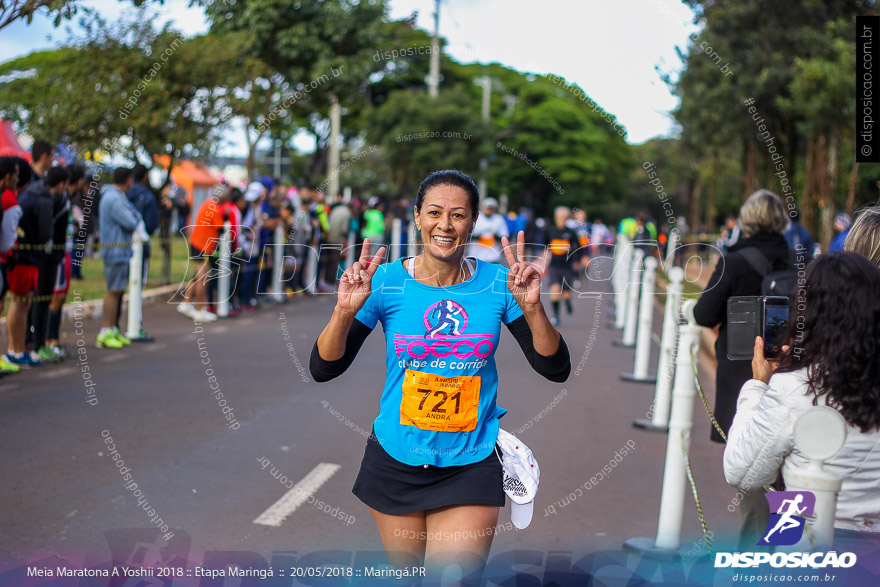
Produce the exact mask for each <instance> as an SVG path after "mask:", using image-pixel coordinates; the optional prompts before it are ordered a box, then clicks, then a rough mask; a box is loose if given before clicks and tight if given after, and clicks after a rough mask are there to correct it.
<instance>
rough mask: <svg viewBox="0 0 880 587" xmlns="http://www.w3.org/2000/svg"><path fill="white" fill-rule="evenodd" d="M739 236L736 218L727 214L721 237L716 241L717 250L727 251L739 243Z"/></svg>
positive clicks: (740, 232)
mask: <svg viewBox="0 0 880 587" xmlns="http://www.w3.org/2000/svg"><path fill="white" fill-rule="evenodd" d="M741 234H742V229H741V228H740V226H739V224H737V222H736V216H734V215H733V214H728V216H727V218H725V219H724V228H722V229H721V236H720V237H719V239H718V248H719V249H721V251H729V250H730V248H731V247H732V246H733V245H735V244H736V243H737V242H738V241H739V237H740V235H741Z"/></svg>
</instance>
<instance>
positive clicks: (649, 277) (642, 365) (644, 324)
mask: <svg viewBox="0 0 880 587" xmlns="http://www.w3.org/2000/svg"><path fill="white" fill-rule="evenodd" d="M644 264H645V271H644V273H643V274H642V293H641V299H640V300H639V318H638V335H637V337H636V357H635V362H634V364H633V372H632V373H624V374H623V375H621V376H620V378H621V379H623V380H624V381H634V382H638V383H656V382H657V378H656V377H651V376H649V375H648V367H649V366H650V363H651V344H652V343H653V341H652V340H651V335H652V334H653V330H652V329H653V325H654V282H655V280H656V279H657V259H655V258H654V257H648V258H647V259H645V263H644Z"/></svg>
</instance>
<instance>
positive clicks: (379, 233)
mask: <svg viewBox="0 0 880 587" xmlns="http://www.w3.org/2000/svg"><path fill="white" fill-rule="evenodd" d="M361 238H362V239H370V248H371V249H372V248H375V249H377V250H378V247H380V246H382V243H383V241H384V240H385V215H384V214H383V213H382V202H381V200H379V197H378V196H373V197H371V198H370V199H369V200H367V209H366V210H364V222H363V228H362V229H361ZM364 254H366V255H370V254H372V251H367V252H366V253H364ZM360 256H363V255H360Z"/></svg>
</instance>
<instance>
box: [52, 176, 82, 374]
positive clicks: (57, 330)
mask: <svg viewBox="0 0 880 587" xmlns="http://www.w3.org/2000/svg"><path fill="white" fill-rule="evenodd" d="M67 175H68V177H67V189H66V196H67V201H68V206H67V218H66V221H65V222H64V224H63V226H64V234H63V236H62V235H61V233H60V232H59V231H58V228H56V233H55V237H54V240H55V241H56V242H58V240H59V239H62V238H63V239H64V250H63V251H61V254H59V263H58V269H57V270H56V272H55V288H54V290H53V292H52V301H51V302H50V303H49V320H48V324H47V327H46V346H48V347H49V349H50V350H51V351H52V352H53V353H55V354H56V355H58V356H60V357H62V358H64V357H65V356H66V355H67V351H66V350H65V349H64V347H62V346H61V318H62V309H63V308H64V302H65V301H67V292H68V291H70V278H71V270H72V267H71V265H72V258H71V253H72V250H73V235H74V230H75V226H76V223H75V221H74V216H73V206H72V205H71V203H70V195H71V194H73V193H77V192H78V191H81V190H82V187H83V184H84V183H85V169H83V167H82V166H81V165H69V166H68V167H67ZM56 227H58V225H56Z"/></svg>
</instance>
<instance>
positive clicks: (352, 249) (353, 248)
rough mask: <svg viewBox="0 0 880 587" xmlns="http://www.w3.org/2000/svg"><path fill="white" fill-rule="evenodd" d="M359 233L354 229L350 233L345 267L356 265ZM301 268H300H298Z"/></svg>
mask: <svg viewBox="0 0 880 587" xmlns="http://www.w3.org/2000/svg"><path fill="white" fill-rule="evenodd" d="M356 243H357V235H356V234H355V233H354V231H353V230H351V231H349V233H348V249H346V251H345V268H346V269H348V268H349V267H351V266H352V265H354V261H355V254H356V253H357V244H356ZM297 269H299V268H297Z"/></svg>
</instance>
